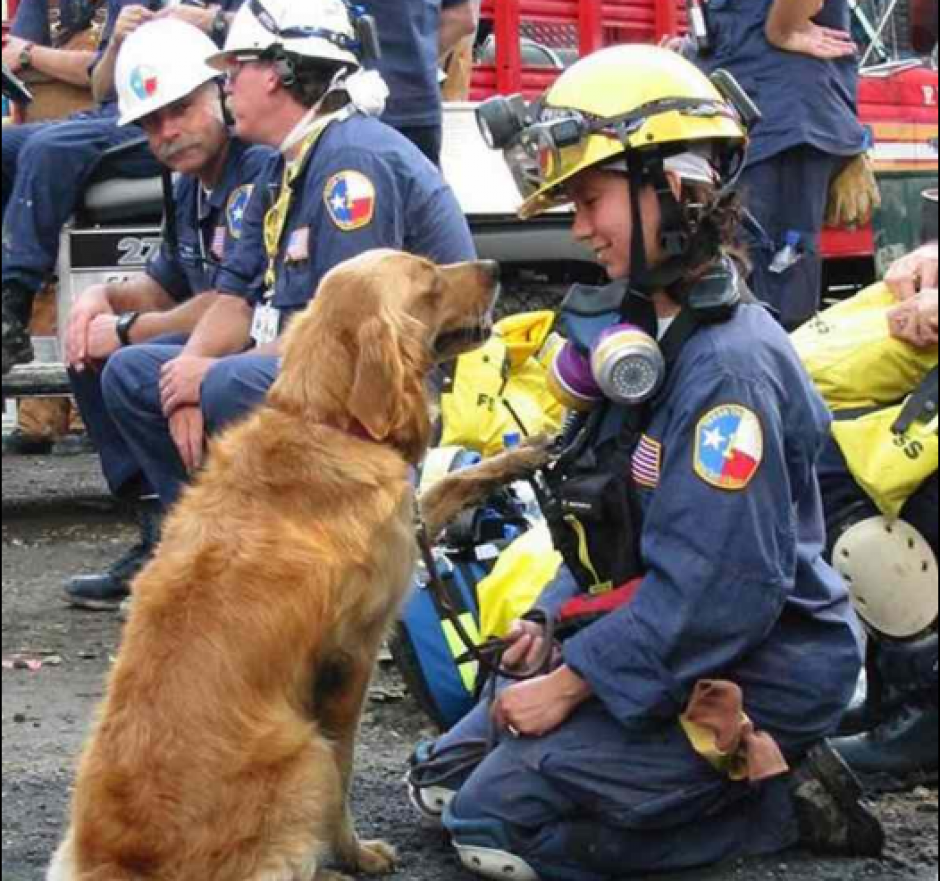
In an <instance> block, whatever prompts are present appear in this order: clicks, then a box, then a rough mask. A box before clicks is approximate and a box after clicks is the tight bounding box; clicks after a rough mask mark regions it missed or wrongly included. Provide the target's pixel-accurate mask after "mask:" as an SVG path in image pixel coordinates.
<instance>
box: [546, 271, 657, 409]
mask: <svg viewBox="0 0 940 881" xmlns="http://www.w3.org/2000/svg"><path fill="white" fill-rule="evenodd" d="M625 296H626V294H625V288H624V286H623V285H622V284H616V285H611V286H610V287H607V288H589V287H584V286H581V285H578V286H575V288H574V289H573V290H572V291H571V293H570V294H569V296H568V298H567V299H566V300H565V303H564V305H563V306H562V314H561V325H562V329H563V332H564V333H565V335H566V337H567V340H568V341H567V342H566V343H565V345H564V346H562V347H561V348H560V349H559V350H558V353H557V354H556V356H555V359H554V361H553V362H552V366H551V370H550V371H549V387H550V389H551V391H552V394H553V395H554V396H555V397H556V398H557V399H558V401H559V402H560V403H561V404H563V405H564V406H565V407H567V408H568V409H570V410H575V411H578V412H588V411H590V410H593V409H594V408H595V407H597V406H598V405H599V404H601V403H603V402H604V401H610V402H612V403H615V404H620V405H623V406H627V407H636V406H639V405H641V404H645V403H646V402H648V401H650V400H651V399H652V398H654V397H655V396H656V395H657V394H658V393H659V391H660V390H661V389H662V387H663V385H664V384H665V382H666V374H667V366H666V358H665V356H664V355H663V352H662V349H661V348H660V346H659V343H658V342H657V341H656V339H655V337H654V336H653V335H652V334H651V333H650V331H649V330H646V329H645V328H644V327H641V326H640V324H639V323H633V322H630V321H628V320H625V319H624V317H623V302H624V299H625ZM648 311H649V314H650V319H649V320H646V321H643V322H642V323H643V324H644V325H649V326H656V321H655V313H654V312H653V310H652V305H651V304H650V308H649V310H648Z"/></svg>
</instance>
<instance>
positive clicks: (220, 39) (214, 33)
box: [209, 9, 228, 47]
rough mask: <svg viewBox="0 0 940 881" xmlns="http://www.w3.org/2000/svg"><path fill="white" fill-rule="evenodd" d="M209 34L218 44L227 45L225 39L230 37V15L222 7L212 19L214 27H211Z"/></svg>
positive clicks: (220, 45)
mask: <svg viewBox="0 0 940 881" xmlns="http://www.w3.org/2000/svg"><path fill="white" fill-rule="evenodd" d="M209 36H210V37H211V38H212V39H213V41H214V42H215V44H216V45H217V46H219V47H223V46H224V45H225V40H226V39H227V37H228V15H226V13H225V10H223V9H220V10H219V11H218V12H217V13H216V14H215V18H214V19H212V27H210V28H209Z"/></svg>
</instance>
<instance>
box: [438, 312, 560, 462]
mask: <svg viewBox="0 0 940 881" xmlns="http://www.w3.org/2000/svg"><path fill="white" fill-rule="evenodd" d="M554 326H555V313H554V312H527V313H523V314H520V315H513V316H510V317H509V318H505V319H503V320H502V321H500V322H499V323H498V324H497V325H496V332H495V333H494V335H493V339H492V340H490V342H489V343H488V344H487V345H486V346H484V347H483V348H482V349H479V350H478V351H476V352H472V353H471V354H469V355H464V356H463V357H462V358H461V359H460V360H459V361H458V362H457V367H456V374H455V377H454V385H453V388H452V389H451V390H450V391H448V392H446V393H445V394H444V395H443V397H442V400H441V409H442V417H443V422H444V436H443V439H442V440H441V446H445V447H451V446H453V447H465V448H466V449H470V450H475V451H476V452H478V453H480V454H482V455H483V456H492V455H495V454H496V453H499V452H501V451H502V449H503V446H504V440H505V438H506V435H508V434H521V435H531V436H537V435H540V434H549V435H551V434H556V433H557V432H558V431H559V430H560V429H561V426H562V423H563V422H564V418H565V412H564V410H563V408H562V406H561V404H559V403H558V401H556V400H555V398H554V396H553V395H552V393H551V392H550V391H549V388H548V370H549V368H550V367H551V363H552V359H553V357H554V355H555V352H556V350H557V348H558V347H559V346H560V345H562V340H561V338H560V337H559V336H557V335H556V334H554V333H553V332H552V330H553V328H554Z"/></svg>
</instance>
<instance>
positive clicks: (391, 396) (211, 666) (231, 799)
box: [48, 251, 498, 881]
mask: <svg viewBox="0 0 940 881" xmlns="http://www.w3.org/2000/svg"><path fill="white" fill-rule="evenodd" d="M497 275H498V272H497V268H496V266H495V264H491V263H474V264H466V265H462V266H456V267H450V268H438V267H436V266H434V265H432V264H430V263H428V262H427V261H424V260H421V259H418V258H415V257H410V256H406V255H404V254H398V253H394V252H385V251H383V252H374V253H370V254H367V255H365V256H363V257H361V258H359V259H357V260H354V261H352V262H350V263H348V264H345V265H343V266H341V267H339V268H338V269H336V270H334V271H333V272H332V273H331V274H330V275H329V276H328V277H327V278H326V279H325V280H324V281H323V284H322V287H321V289H320V290H319V292H318V294H317V296H316V298H315V299H314V301H313V303H312V304H311V306H310V308H309V309H308V310H307V311H306V312H304V313H303V314H302V315H300V316H298V318H297V319H296V320H295V321H294V323H293V326H292V327H291V329H290V331H289V333H288V336H287V339H286V342H285V357H284V364H283V370H282V373H281V375H280V377H279V379H278V381H277V383H276V384H275V385H274V387H273V388H272V390H271V393H270V395H269V398H268V401H267V403H266V404H265V405H264V406H263V407H262V408H261V409H260V410H258V411H257V412H256V413H255V414H254V415H252V416H251V417H249V418H248V419H247V420H246V421H244V422H243V423H241V424H240V425H238V426H236V427H234V428H233V429H232V430H230V431H228V432H227V433H225V434H224V435H223V436H222V437H221V438H220V439H219V440H217V441H216V442H214V443H213V445H212V447H211V450H210V456H209V459H208V464H207V466H206V468H205V470H204V471H203V473H202V474H201V475H200V476H199V477H198V479H197V480H196V482H195V484H194V486H193V487H192V488H191V489H189V490H188V492H187V493H186V494H185V496H184V498H183V499H182V501H181V502H180V504H179V505H178V506H177V508H176V509H175V510H174V512H173V513H172V515H171V516H170V517H169V518H168V520H167V523H166V527H165V531H164V536H163V541H162V544H161V546H160V548H159V550H158V553H157V555H156V557H155V559H154V560H153V562H152V563H151V565H150V566H149V567H148V568H147V569H146V570H145V571H144V572H143V573H142V574H141V575H140V577H139V578H138V580H137V581H136V582H135V584H134V597H135V601H134V608H133V612H132V614H131V618H130V620H129V622H128V624H127V629H126V631H125V635H124V640H123V644H122V646H121V649H120V652H119V655H118V658H117V662H116V664H115V667H114V670H113V672H112V675H111V677H110V681H109V683H108V688H107V694H106V697H105V700H104V702H103V706H102V709H101V711H100V717H99V719H98V722H97V725H96V727H95V729H94V731H93V733H92V736H91V738H90V741H89V744H88V746H87V749H86V751H85V754H84V756H83V759H82V761H81V765H80V769H79V774H78V781H77V786H76V791H75V794H74V799H73V804H72V814H71V826H70V829H69V830H68V833H67V835H66V838H65V841H64V843H63V844H62V846H61V848H60V850H59V852H58V854H57V855H56V857H55V858H54V860H53V863H52V866H51V867H50V869H49V873H48V879H49V881H314V879H315V881H339V879H343V878H345V877H346V876H344V875H341V874H338V873H337V872H335V871H331V870H327V869H324V868H323V862H324V860H326V859H328V858H329V857H330V856H331V855H332V857H333V858H335V859H336V860H337V861H338V862H339V863H340V864H341V866H342V867H343V868H344V869H348V871H350V872H353V873H360V872H362V873H366V874H383V873H387V872H390V871H392V870H393V869H394V866H395V854H394V851H393V850H392V848H391V847H389V846H388V845H387V844H384V843H382V842H374V843H362V842H360V840H359V838H358V837H357V835H356V831H355V829H354V827H353V822H352V819H351V817H350V813H349V808H348V792H349V786H350V780H351V777H352V772H353V762H354V751H355V741H356V738H357V734H358V728H359V722H360V716H361V713H362V708H363V703H364V701H365V699H366V695H367V691H368V687H369V684H370V681H371V677H372V675H373V668H374V665H375V660H376V656H377V654H378V651H379V648H380V646H381V644H382V641H383V639H384V637H385V634H386V630H387V628H388V627H389V625H390V624H391V622H392V621H393V619H394V617H395V615H396V613H397V611H398V609H399V605H400V603H401V602H402V600H403V599H404V597H405V595H406V593H407V591H408V589H409V586H410V584H411V580H412V576H413V569H414V562H415V554H416V550H415V539H414V528H413V523H414V498H413V490H412V481H411V472H412V466H414V465H416V464H417V463H418V462H419V461H420V459H421V458H422V457H423V456H424V454H425V452H426V446H427V443H428V440H429V435H430V417H429V415H428V401H427V399H426V393H425V379H426V376H427V374H428V373H429V372H430V370H431V369H432V367H433V366H434V364H435V363H436V362H438V361H442V360H445V359H450V358H453V357H456V356H458V355H460V354H462V353H464V352H467V351H470V350H471V349H473V348H476V347H477V346H478V345H479V344H481V343H482V342H483V341H484V339H485V338H486V337H487V336H488V335H489V331H490V329H491V326H492V318H491V314H492V309H493V306H494V304H495V299H496V295H497Z"/></svg>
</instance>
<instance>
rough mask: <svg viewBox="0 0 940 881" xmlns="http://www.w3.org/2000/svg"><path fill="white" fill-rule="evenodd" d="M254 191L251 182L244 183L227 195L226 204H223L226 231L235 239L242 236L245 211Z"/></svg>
mask: <svg viewBox="0 0 940 881" xmlns="http://www.w3.org/2000/svg"><path fill="white" fill-rule="evenodd" d="M254 191H255V188H254V185H253V184H245V186H243V187H239V188H238V189H237V190H235V192H234V193H232V195H231V196H229V199H228V205H226V206H225V220H226V223H227V224H228V231H229V234H230V235H231V236H232V238H233V239H235V240H238V239H240V238H241V237H242V227H243V226H244V224H245V212H246V211H247V210H248V203H249V202H250V201H251V194H252V193H253V192H254Z"/></svg>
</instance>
